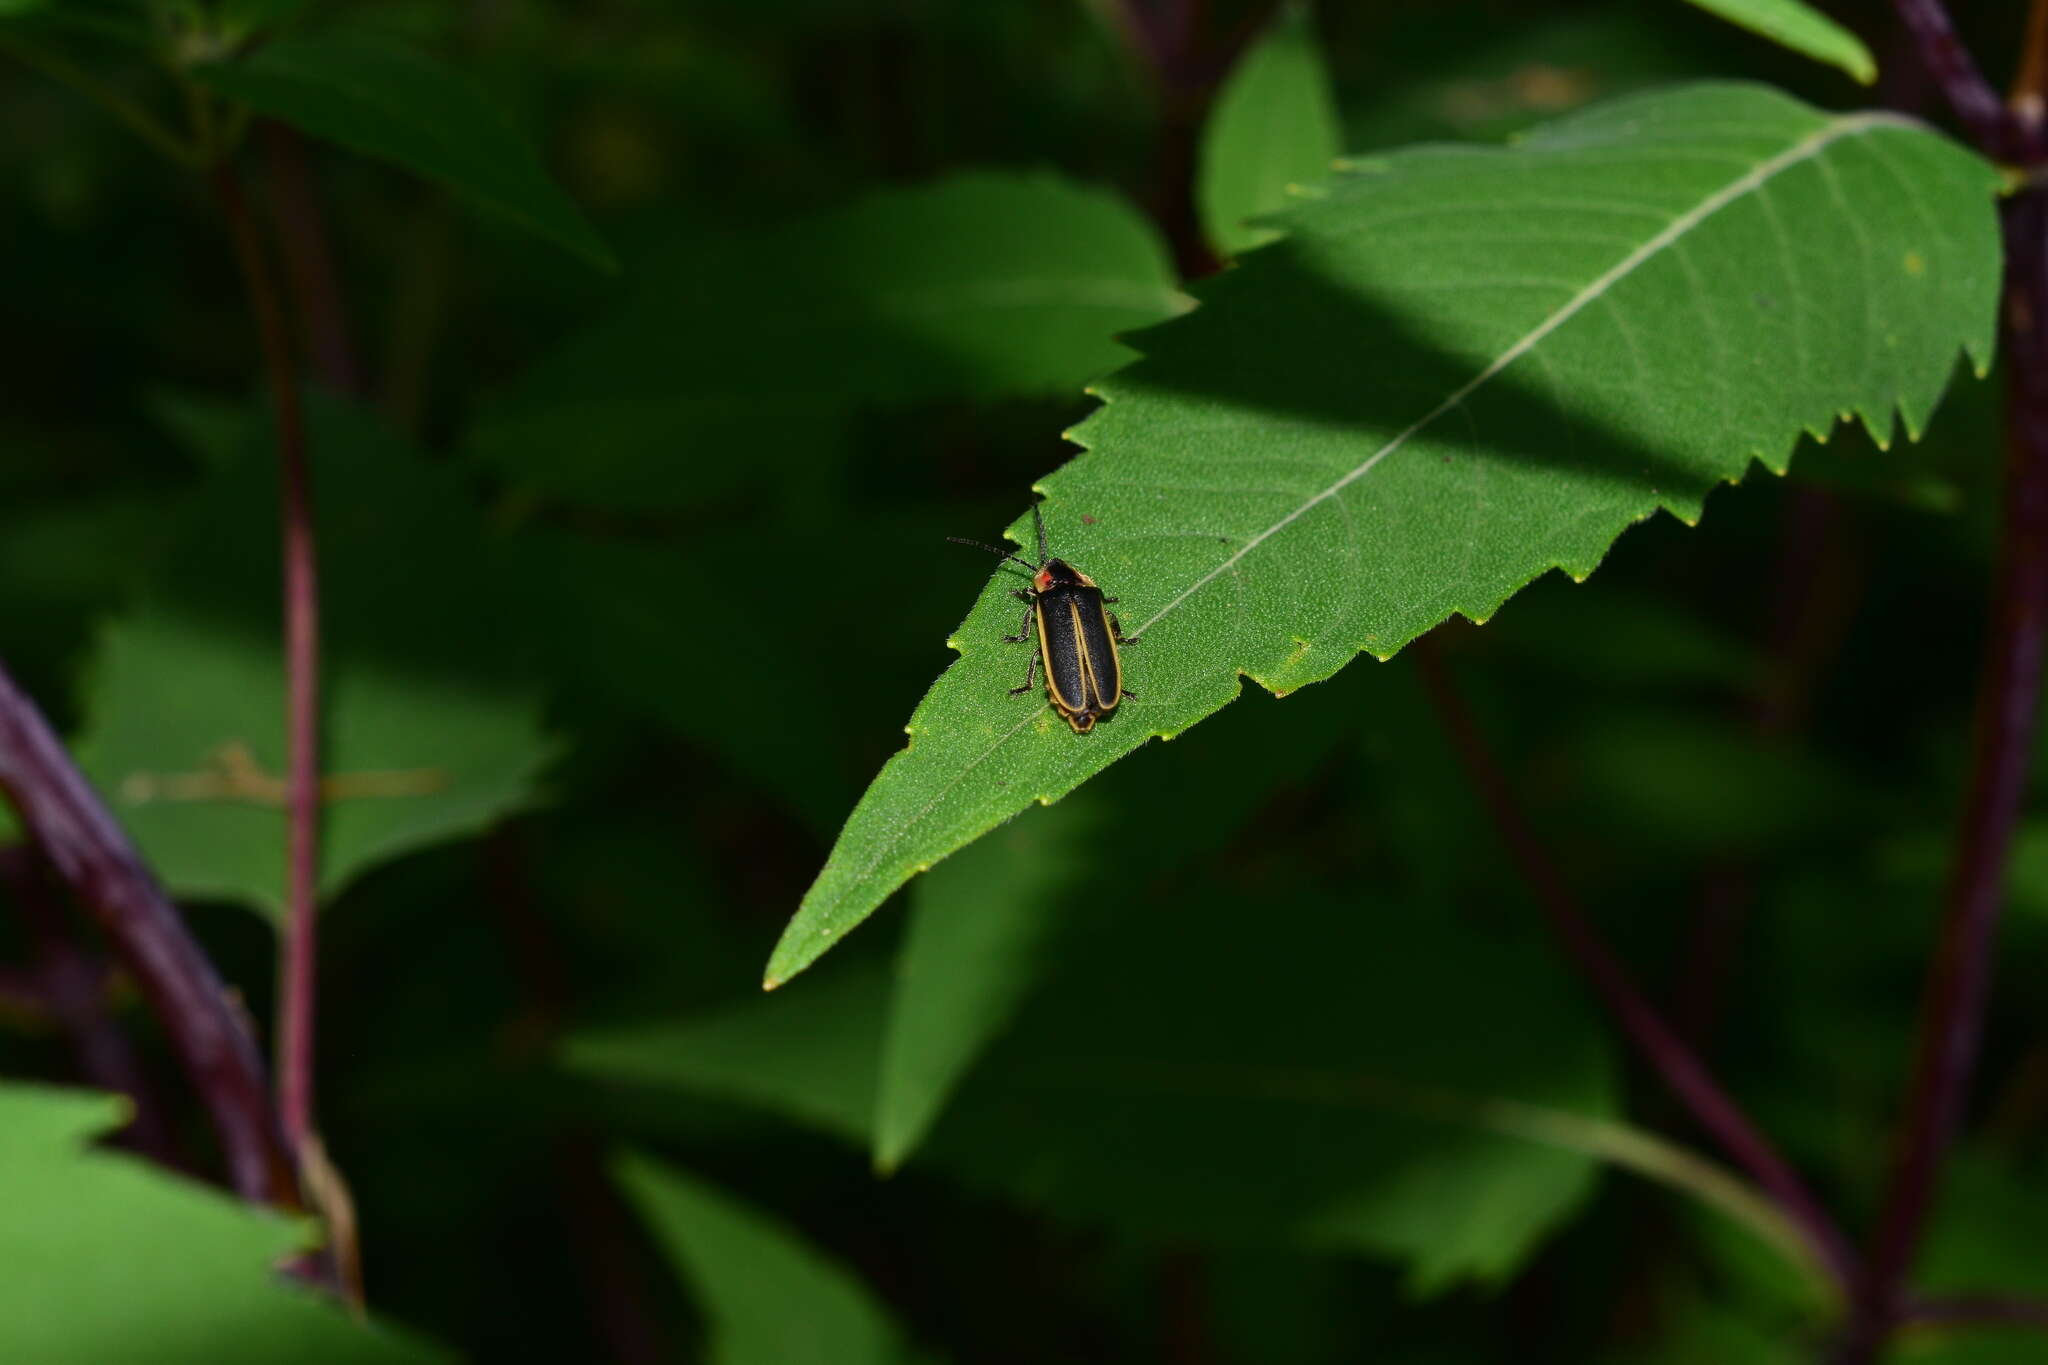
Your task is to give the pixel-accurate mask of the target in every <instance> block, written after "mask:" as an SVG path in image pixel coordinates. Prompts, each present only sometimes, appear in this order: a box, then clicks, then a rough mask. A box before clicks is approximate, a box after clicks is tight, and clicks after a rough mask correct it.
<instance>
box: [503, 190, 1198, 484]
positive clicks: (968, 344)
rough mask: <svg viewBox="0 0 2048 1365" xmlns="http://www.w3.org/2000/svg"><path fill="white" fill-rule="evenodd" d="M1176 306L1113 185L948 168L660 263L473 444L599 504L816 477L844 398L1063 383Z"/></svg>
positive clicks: (1177, 298) (902, 398)
mask: <svg viewBox="0 0 2048 1365" xmlns="http://www.w3.org/2000/svg"><path fill="white" fill-rule="evenodd" d="M1185 303H1186V301H1185V300H1184V299H1183V298H1182V297H1181V295H1180V294H1179V292H1178V291H1177V290H1176V289H1175V287H1174V282H1173V274H1172V268H1171V265H1170V263H1169V261H1168V259H1167V256H1166V252H1165V248H1164V247H1163V246H1162V244H1161V243H1160V241H1159V239H1158V237H1157V235H1156V234H1155V233H1154V232H1153V231H1152V229H1151V227H1150V226H1149V225H1148V224H1147V223H1146V222H1145V220H1144V218H1143V217H1142V216H1140V215H1139V214H1138V212H1137V211H1136V210H1135V209H1133V208H1132V207H1131V206H1130V205H1128V204H1127V203H1125V202H1124V201H1123V200H1121V199H1120V198H1118V197H1116V196H1115V195H1113V194H1109V193H1107V192H1104V191H1101V190H1096V189H1088V188H1083V187H1080V186H1077V185H1073V184H1070V183H1067V182H1065V181H1062V180H1058V179H1055V178H1053V177H1051V176H1046V175H1009V174H995V173H986V172H985V173H978V174H971V175H960V176H955V177H953V178H951V179H947V180H941V181H937V182H934V183H932V184H929V185H924V186H920V187H918V188H915V189H908V190H888V191H883V192H879V193H876V194H872V195H869V196H868V197H866V198H864V199H861V200H859V201H857V202H855V203H853V204H851V205H848V206H847V207H845V208H842V209H838V210H835V211H833V212H831V213H827V214H822V215H819V216H817V217H813V218H807V219H803V220H800V221H797V222H794V223H791V224H788V225H786V226H784V227H782V228H780V229H777V230H773V231H770V232H767V233H762V234H756V235H754V236H750V237H747V238H744V239H739V240H733V241H722V242H712V243H706V242H703V241H688V242H683V243H679V244H678V245H677V246H676V247H674V248H672V249H670V250H668V251H666V252H663V253H658V254H657V255H655V256H654V257H653V258H652V259H650V260H648V261H646V262H644V263H642V264H640V265H638V266H636V267H635V269H634V270H633V271H632V272H631V274H630V276H629V278H628V281H627V284H626V287H625V290H624V291H623V294H622V296H621V298H620V301H619V303H618V305H617V307H616V308H615V309H613V310H612V311H611V312H610V313H609V314H607V315H606V316H604V317H602V318H600V319H599V320H598V321H597V322H595V323H594V324H592V325H591V326H590V327H588V328H586V329H585V330H584V331H582V332H581V333H579V334H577V335H575V336H573V337H571V338H570V339H569V340H568V341H567V342H566V343H565V344H564V345H563V346H561V347H560V348H559V349H558V350H557V351H556V352H555V353H554V354H553V355H551V356H549V357H547V358H546V359H544V360H542V361H541V362H540V363H539V364H538V365H536V366H534V367H533V368H532V369H531V370H530V371H528V373H527V374H526V375H525V376H524V377H523V378H522V379H521V380H520V381H519V382H518V383H517V384H516V385H514V386H513V388H512V389H511V391H510V392H509V393H508V394H507V395H506V396H505V398H504V399H503V400H502V401H501V402H499V403H498V404H497V405H496V406H495V407H493V408H492V409H491V410H490V411H489V412H487V413H486V414H485V416H484V417H483V418H482V420H481V421H479V422H478V424H477V425H476V426H475V427H474V428H473V429H472V430H471V432H470V433H469V438H468V448H469V449H470V450H471V452H472V453H474V454H475V455H476V456H477V457H478V458H480V459H482V460H484V461H486V462H488V463H490V464H491V465H493V466H494V467H496V468H498V469H500V470H502V471H503V472H505V473H506V474H508V475H510V476H511V477H513V478H514V479H516V480H517V481H518V482H520V483H521V484H522V485H524V486H526V487H529V488H532V489H534V490H536V491H539V492H542V493H547V494H551V495H554V496H560V497H567V498H573V499H576V500H578V501H583V502H590V503H594V504H597V505H601V506H621V507H636V508H638V507H648V506H665V505H674V504H679V503H686V502H690V501H693V500H701V499H702V498H703V497H704V496H705V493H706V491H707V489H715V488H717V487H718V486H720V485H721V484H723V483H726V482H729V481H731V480H734V479H738V478H753V479H756V480H778V481H786V480H795V479H815V478H817V477H820V475H819V474H818V473H817V472H816V471H817V470H818V469H819V468H821V467H822V466H824V465H826V464H827V463H828V461H829V459H830V458H831V457H833V456H836V455H837V454H838V453H839V449H840V448H839V445H838V436H837V430H838V427H839V426H840V425H841V424H842V423H843V420H844V417H843V414H844V413H845V412H846V411H847V410H848V409H850V408H854V407H861V406H877V405H900V404H904V403H909V402H916V401H921V400H926V399H932V398H954V397H969V398H996V397H1006V396H1017V395H1037V394H1066V393H1069V392H1071V391H1073V390H1074V389H1076V388H1078V387H1080V386H1081V385H1082V384H1084V383H1086V382H1087V381H1088V380H1090V379H1093V378H1095V377H1097V376H1099V375H1100V374H1102V373H1103V372H1104V371H1106V370H1109V369H1112V368H1114V367H1115V366H1116V365H1118V364H1120V363H1121V362H1122V361H1123V360H1124V359H1126V358H1127V357H1128V354H1129V353H1128V352H1127V351H1125V350H1124V349H1123V348H1122V347H1120V346H1118V345H1117V344H1116V342H1115V341H1114V340H1113V339H1112V338H1114V337H1115V336H1116V335H1117V334H1118V333H1120V332H1124V331H1127V330H1130V329H1132V328H1135V327H1141V326H1144V325H1146V324H1148V323H1153V322H1157V321H1159V320H1160V319H1162V318H1166V317H1170V316H1172V315H1173V314H1174V313H1176V312H1178V311H1180V310H1181V309H1182V308H1183V307H1185ZM764 442H765V443H766V444H765V445H764V444H763V443H764Z"/></svg>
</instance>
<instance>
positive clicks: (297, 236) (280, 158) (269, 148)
mask: <svg viewBox="0 0 2048 1365" xmlns="http://www.w3.org/2000/svg"><path fill="white" fill-rule="evenodd" d="M259 132H260V134H261V136H262V139H263V150H264V152H265V165H266V167H267V168H268V170H269V176H268V177H267V184H268V186H269V190H270V205H271V212H272V214H273V216H274V217H275V218H276V220H277V238H278V242H279V244H280V245H281V246H282V248H283V254H284V266H285V281H286V284H287V285H288V286H289V287H290V289H291V292H292V299H293V302H294V303H296V304H297V312H298V316H299V319H300V320H301V321H302V322H303V323H304V324H305V329H306V349H307V355H308V358H309V359H310V360H311V362H312V366H313V373H314V374H316V375H318V376H319V377H320V382H321V383H323V384H325V385H326V386H327V387H328V388H330V389H332V390H334V391H335V392H336V393H340V394H347V395H349V396H350V397H359V396H360V395H361V393H362V390H363V378H362V370H361V367H360V366H358V365H357V364H356V349H355V343H354V342H353V341H352V340H351V339H350V330H349V325H348V310H347V308H346V307H344V306H343V302H342V293H341V279H340V275H339V273H338V272H337V271H336V270H335V268H334V250H333V248H332V247H331V246H330V245H329V243H328V237H327V224H326V220H325V219H324V218H323V217H322V216H321V213H320V199H319V196H318V194H317V193H316V192H315V190H314V186H313V171H312V167H311V166H310V165H308V164H307V157H306V139H305V138H304V136H302V135H301V134H300V133H299V131H298V130H297V129H296V128H293V127H290V126H289V125H287V124H283V123H277V122H274V121H272V120H269V119H265V120H263V122H262V124H261V125H260V128H259Z"/></svg>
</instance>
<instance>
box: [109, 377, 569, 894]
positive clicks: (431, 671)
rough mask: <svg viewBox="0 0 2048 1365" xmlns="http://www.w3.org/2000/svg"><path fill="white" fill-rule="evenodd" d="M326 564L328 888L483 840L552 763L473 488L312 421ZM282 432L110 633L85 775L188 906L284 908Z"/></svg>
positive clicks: (386, 436) (252, 455)
mask: <svg viewBox="0 0 2048 1365" xmlns="http://www.w3.org/2000/svg"><path fill="white" fill-rule="evenodd" d="M309 416H310V427H311V429H310V439H311V449H312V453H313V460H314V499H315V508H316V511H315V516H316V518H317V521H318V524H319V530H320V536H321V546H320V551H321V559H322V578H323V591H322V603H321V607H322V633H323V637H324V639H323V652H324V658H323V665H322V673H323V678H322V688H323V698H322V701H323V710H324V713H325V726H324V734H325V754H324V763H323V769H324V772H325V775H326V781H327V783H328V788H329V796H328V804H327V806H326V809H325V812H324V818H323V826H324V828H323V837H322V848H321V869H320V888H321V894H322V896H323V898H332V897H333V896H334V895H335V894H336V893H337V892H339V891H340V890H341V888H342V887H344V886H345V885H347V884H348V882H349V881H350V880H351V879H352V878H354V877H355V876H356V875H357V874H359V873H361V872H362V871H363V870H365V869H366V868H369V867H371V866H374V865H375V864H376V863H378V862H381V861H384V860H386V859H390V858H394V857H397V856H399V855H400V854H403V853H406V852H410V851H412V850H414V849H418V848H421V847H424V846H426V845H429V844H433V843H436V842H440V841H442V840H446V839H454V838H459V837H462V836H465V835H470V834H474V833H477V832H479V831H481V830H483V829H485V828H488V827H489V826H490V825H491V823H492V822H494V821H495V820H497V819H498V818H499V817H500V816H502V815H504V814H505V813H507V812H508V811H511V810H515V809H517V808H519V807H520V806H522V805H525V804H527V803H529V802H530V801H532V800H533V786H534V783H535V781H536V780H537V778H538V776H539V773H540V770H541V768H542V767H543V766H544V765H545V763H546V762H547V761H548V759H549V758H550V757H551V753H552V746H551V745H550V744H549V742H548V741H547V740H546V739H545V738H544V737H543V736H542V734H541V733H540V730H539V714H538V713H539V700H538V696H537V689H536V688H535V686H534V684H533V682H532V681H531V679H530V676H529V675H528V672H527V670H528V667H529V664H530V660H529V658H528V656H529V653H530V649H529V647H528V645H527V637H526V635H525V634H524V632H523V631H522V629H521V622H520V615H519V610H520V603H519V602H518V601H517V600H515V599H514V598H513V597H512V596H511V595H510V594H509V593H507V592H506V589H505V585H506V584H507V583H508V582H510V581H512V580H511V576H510V574H509V572H508V571H507V569H506V567H505V565H504V563H503V560H502V554H501V551H500V550H499V549H498V548H497V547H496V546H495V545H494V544H493V542H491V541H490V540H489V539H488V538H487V536H486V535H485V533H484V530H483V527H482V526H481V524H480V522H479V520H478V518H477V516H476V514H475V512H474V511H473V510H472V509H471V508H470V507H469V506H468V504H467V500H466V498H465V497H464V495H463V494H462V492H461V490H460V489H459V488H458V487H457V486H456V485H455V484H454V483H453V482H452V481H451V480H450V479H449V478H448V477H447V475H446V473H445V472H444V471H441V470H436V469H434V468H432V467H430V466H428V465H427V464H426V463H424V462H423V460H422V459H421V457H420V456H419V454H418V453H417V452H416V451H414V450H412V449H410V448H409V447H408V446H407V445H405V443H404V442H403V441H401V440H400V439H399V438H397V437H396V436H395V435H393V434H392V433H391V432H389V431H388V430H386V429H385V428H384V427H383V426H381V425H380V424H379V423H378V422H377V421H376V420H375V419H373V418H371V417H369V416H367V415H365V414H363V413H360V412H358V411H356V410H353V409H350V408H347V407H345V406H342V405H340V404H338V403H336V402H334V401H332V400H325V399H318V398H316V399H315V400H314V401H313V402H312V404H311V406H310V409H309ZM267 447H268V437H267V430H252V431H248V432H247V433H246V434H245V437H244V451H243V455H242V458H240V459H239V460H237V461H235V462H234V463H233V464H232V465H231V466H229V467H228V468H226V469H225V470H223V471H222V472H221V473H220V474H219V475H218V476H216V479H215V481H214V483H213V484H212V486H210V487H209V488H208V489H207V490H206V491H205V492H204V493H203V494H202V495H201V496H200V497H199V499H198V500H197V501H196V502H195V503H194V504H193V505H191V506H190V507H188V508H186V509H184V511H183V514H182V515H181V518H180V522H179V527H180V532H179V541H178V545H177V547H176V548H175V549H174V550H173V551H172V552H171V553H170V555H169V558H168V562H167V563H166V564H164V566H163V567H162V568H161V569H160V570H159V571H158V572H157V573H155V574H154V575H153V576H152V579H151V581H150V582H149V583H148V585H147V587H146V590H145V591H144V593H143V594H142V596H141V600H140V601H139V602H138V603H137V605H136V606H135V608H134V609H133V610H131V611H129V612H128V613H127V614H126V615H124V616H123V617H121V618H119V619H118V620H117V621H116V622H115V623H114V624H112V625H110V626H109V627H108V628H107V629H106V630H105V632H104V633H103V635H102V638H101V642H100V650H99V655H98V661H97V664H96V666H95V667H94V668H93V669H92V670H91V675H90V679H89V685H88V687H87V695H86V701H85V711H86V716H87V725H86V731H85V733H84V735H83V736H82V737H81V739H80V741H79V744H78V754H79V762H80V764H81V766H82V767H84V769H85V771H86V773H87V775H88V776H90V777H91V778H92V779H93V780H94V782H95V783H96V784H97V785H98V786H99V788H100V790H101V791H102V792H103V793H104V794H105V796H106V797H107V799H108V800H109V801H110V802H111V803H112V805H113V808H114V810H115V812H116V813H117V814H118V815H119V816H120V818H121V820H122V822H123V823H124V824H125V825H126V826H127V827H128V829H129V831H130V832H131V833H132V834H133V835H134V837H135V839H136V842H137V843H138V844H139V845H140V847H141V849H142V851H143V853H144V855H145V856H146V857H147V858H148V859H149V861H150V863H151V865H152V866H153V867H154V868H155V869H156V870H157V872H158V874H159V875H160V876H162V877H163V878H164V880H165V881H166V882H167V883H168V884H169V885H170V887H171V888H172V890H173V891H174V892H176V893H178V894H181V895H195V896H217V897H221V898H225V899H230V900H236V901H240V902H242V903H244V904H247V905H250V906H253V907H256V908H258V909H261V910H263V911H265V912H266V913H269V914H273V915H275V914H278V913H280V912H281V910H282V906H283V900H284V831H285V818H284V812H283V809H282V805H281V801H280V791H279V788H278V783H279V782H280V780H281V774H282V773H283V771H284V741H283V728H284V727H283V714H284V679H283V671H282V664H281V646H280V643H279V635H278V619H277V618H278V606H277V593H278V588H277V582H278V577H277V562H278V561H277V547H276V537H277V531H276V516H277V513H276V470H275V461H274V459H273V458H272V456H271V454H270V451H269V450H268V448H267Z"/></svg>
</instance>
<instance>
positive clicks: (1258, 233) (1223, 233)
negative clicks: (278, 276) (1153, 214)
mask: <svg viewBox="0 0 2048 1365" xmlns="http://www.w3.org/2000/svg"><path fill="white" fill-rule="evenodd" d="M1338 139H1339V132H1338V123H1337V103H1336V100H1335V98H1334V97H1333V96H1332V95H1331V93H1330V79H1329V76H1328V75H1327V73H1325V71H1324V69H1323V55H1322V49H1321V47H1320V46H1319V45H1318V43H1317V42H1316V32H1315V22H1314V20H1313V19H1312V18H1311V17H1310V15H1309V11H1308V8H1307V7H1306V6H1305V5H1302V4H1299V3H1294V4H1289V5H1288V6H1287V7H1286V8H1285V9H1283V10H1282V11H1281V12H1280V16H1279V17H1278V18H1277V19H1275V20H1274V22H1273V26H1272V27H1271V28H1270V29H1268V30H1267V31H1266V33H1265V34H1264V35H1263V36H1262V37H1260V38H1259V40H1258V41H1257V42H1256V43H1254V44H1253V45H1252V47H1251V48H1250V49H1249V50H1248V51H1247V52H1246V53H1245V54H1244V56H1242V57H1240V58H1239V59H1238V62H1237V65H1236V66H1235V67H1234V68H1232V70H1231V73H1230V78H1229V79H1228V80H1226V81H1225V82H1224V83H1223V88H1222V90H1221V91H1219V92H1218V94H1217V96H1216V107H1215V111H1214V112H1213V113H1211V114H1210V115H1209V124H1208V127H1207V128H1206V129H1205V130H1204V131H1203V134H1202V169H1201V179H1200V181H1199V182H1198V185H1197V199H1198V201H1199V202H1200V205H1201V210H1202V227H1203V230H1204V231H1205V232H1206V233H1207V234H1208V237H1209V240H1210V241H1211V242H1213V243H1215V245H1216V247H1217V249H1218V250H1219V251H1221V252H1223V253H1224V254H1226V255H1233V256H1234V255H1236V254H1238V253H1239V252H1243V251H1248V250H1250V249H1251V248H1252V247H1255V246H1259V245H1261V244H1263V243H1265V242H1270V241H1272V240H1273V239H1274V238H1275V237H1278V236H1279V235H1280V234H1279V233H1278V232H1277V231H1275V230H1274V229H1272V228H1270V227H1264V226H1254V225H1253V223H1252V220H1253V219H1255V218H1259V217H1261V216H1263V215H1265V214H1269V213H1272V212H1274V211H1276V210H1278V209H1282V208H1285V207H1286V206H1287V203H1288V200H1289V196H1290V191H1294V190H1299V189H1301V188H1303V187H1305V186H1313V185H1319V184H1321V183H1322V182H1323V181H1324V180H1326V179H1328V178H1329V176H1330V174H1331V169H1332V163H1333V162H1334V161H1335V160H1336V157H1337V153H1338V152H1339V151H1341V150H1343V148H1342V146H1341V145H1340V143H1339V140H1338Z"/></svg>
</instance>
